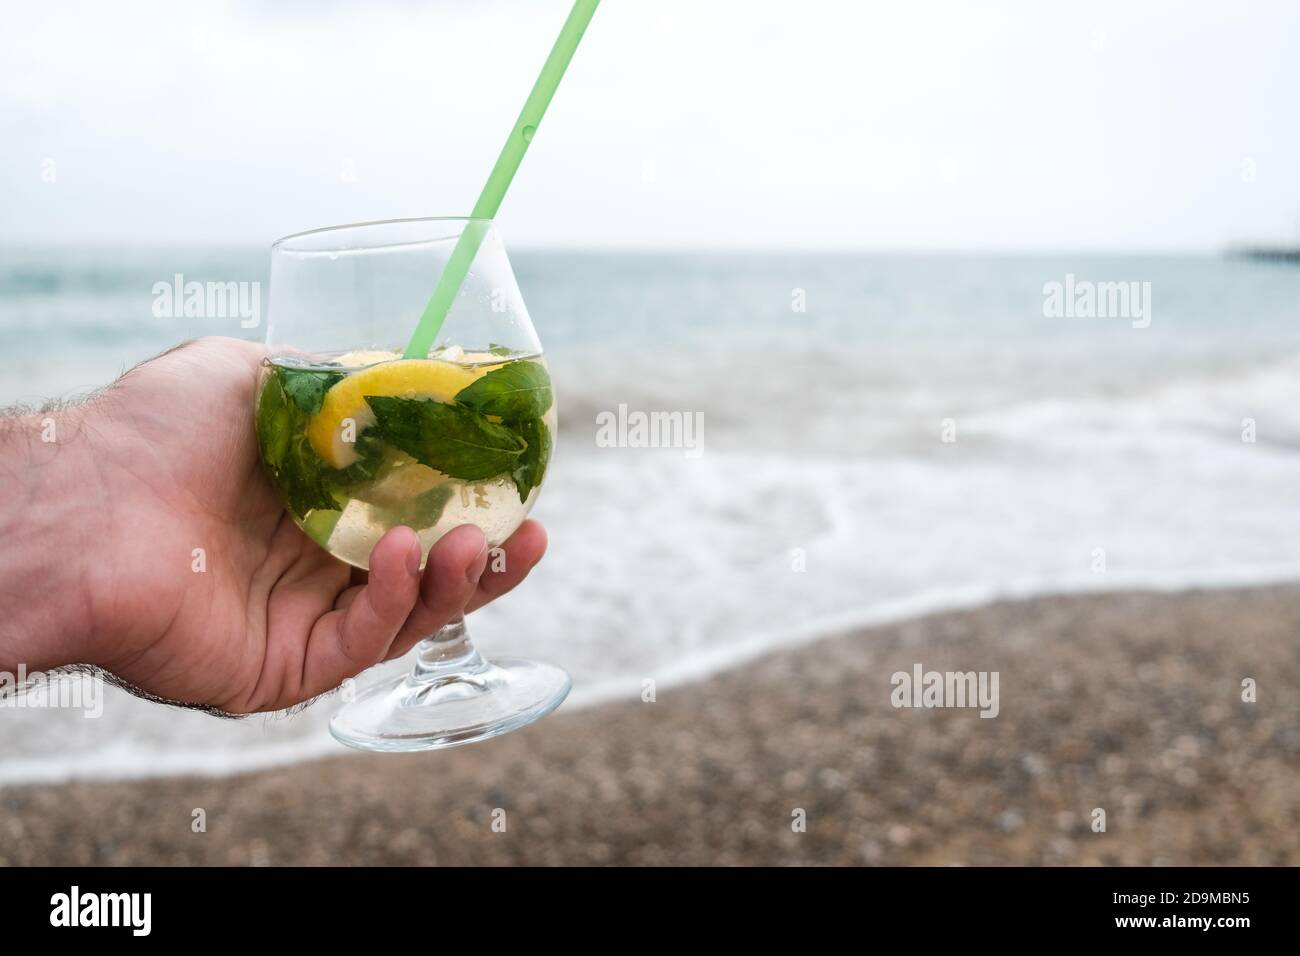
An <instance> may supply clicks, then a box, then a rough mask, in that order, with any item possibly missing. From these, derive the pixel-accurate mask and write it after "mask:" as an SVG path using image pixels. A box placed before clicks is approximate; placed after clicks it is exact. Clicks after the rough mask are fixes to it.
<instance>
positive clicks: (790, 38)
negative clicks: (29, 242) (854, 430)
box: [0, 0, 1300, 250]
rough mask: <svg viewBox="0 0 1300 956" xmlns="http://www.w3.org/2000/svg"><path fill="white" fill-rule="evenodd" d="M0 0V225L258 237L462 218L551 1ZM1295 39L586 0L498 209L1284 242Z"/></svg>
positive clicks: (1044, 12) (1249, 29)
mask: <svg viewBox="0 0 1300 956" xmlns="http://www.w3.org/2000/svg"><path fill="white" fill-rule="evenodd" d="M2 5H3V15H4V23H5V26H4V29H3V30H2V31H0V239H10V240H13V239H42V240H55V241H62V240H72V239H78V238H84V239H90V240H123V241H149V240H166V241H171V240H187V241H220V242H252V243H267V242H270V241H271V240H272V239H274V238H276V237H278V236H280V235H283V234H285V233H289V232H295V231H298V230H301V229H307V228H312V227H317V226H323V225H330V224H335V223H340V222H350V221H357V220H367V219H381V218H393V217H404V216H419V215H436V214H444V215H445V214H463V213H465V212H468V210H469V208H470V207H471V206H472V205H473V202H474V199H475V197H476V196H477V193H478V190H479V187H480V186H481V185H482V181H483V179H484V178H485V177H486V175H487V172H488V170H489V169H490V167H491V165H492V161H493V160H494V158H495V156H496V153H497V150H498V149H499V148H500V146H501V142H502V140H503V138H504V137H505V135H506V133H507V132H508V131H509V129H510V127H511V124H512V123H513V121H514V118H515V116H516V114H517V113H518V110H519V107H520V106H521V105H522V102H523V98H524V96H525V95H526V94H527V92H528V89H529V87H530V86H531V84H532V81H533V79H534V78H535V76H536V74H537V71H538V69H539V67H540V65H541V63H542V61H543V59H544V58H545V56H546V53H547V51H548V50H549V48H550V44H551V42H552V41H553V39H554V37H555V34H556V32H557V31H558V29H559V26H560V24H561V23H562V22H563V20H564V17H565V15H566V13H567V11H568V7H569V5H570V4H569V0H474V2H471V0H462V2H455V0H441V2H427V3H417V2H413V0H411V2H395V0H371V2H365V3H362V2H337V0H336V2H328V0H310V2H308V0H300V2H291V3H284V2H281V3H270V2H266V3H255V2H243V3H219V2H210V3H202V2H195V3H179V2H174V0H173V2H168V3H158V4H151V3H131V2H124V3H120V4H119V3H114V4H106V3H86V4H84V5H76V4H65V3H60V2H57V0H39V2H30V3H17V2H14V0H3V3H2ZM1298 37H1300V4H1297V3H1295V2H1275V3H1267V2H1249V0H1236V2H1224V3H1209V2H1206V3H1172V2H1169V3H1165V2H1143V0H1122V2H1095V0H1089V2H1087V3H1078V2H1060V3H1054V2H1042V0H1040V2H1023V3H998V2H992V3H969V2H958V0H951V2H928V3H927V2H908V3H886V2H869V0H858V2H832V0H787V2H774V0H769V2H762V0H750V2H739V0H605V2H604V4H603V5H602V7H601V9H600V10H599V11H597V13H596V17H595V19H594V21H593V22H592V25H591V28H590V29H589V30H588V32H587V36H586V38H585V39H584V41H583V45H582V47H581V48H580V49H579V50H578V53H577V56H576V57H575V59H574V62H573V65H572V66H571V68H570V70H569V73H568V75H567V76H566V78H565V81H564V83H563V85H562V86H561V88H560V91H559V93H558V95H557V96H556V98H555V101H554V102H553V103H552V105H551V109H550V112H549V114H548V116H547V118H546V121H545V122H544V123H543V124H542V125H541V127H540V129H539V131H538V133H537V136H536V137H535V139H534V140H533V145H532V148H531V150H530V153H529V155H528V157H527V158H526V159H525V162H524V165H523V168H522V170H521V171H520V174H519V176H518V177H517V179H516V181H515V184H514V186H513V187H512V190H511V193H510V195H509V196H508V197H507V199H506V203H505V206H504V207H503V209H502V213H501V216H500V220H501V222H502V227H503V230H504V234H505V236H506V239H507V242H509V243H511V244H513V245H518V246H532V247H539V246H564V247H586V248H602V247H609V246H618V247H632V248H664V247H680V248H705V247H755V246H762V247H772V248H830V247H839V248H862V249H921V248H933V249H965V248H976V249H992V248H996V249H1013V250H1014V249H1024V250H1039V249H1041V250H1048V249H1072V248H1116V249H1179V248H1200V249H1215V248H1218V247H1219V246H1220V245H1222V244H1223V243H1224V242H1227V241H1232V240H1242V239H1300V124H1298V123H1297V122H1296V119H1297V106H1296V95H1297V93H1300V56H1298V55H1296V51H1295V42H1296V40H1297V38H1298ZM49 179H53V182H49V181H47V180H49Z"/></svg>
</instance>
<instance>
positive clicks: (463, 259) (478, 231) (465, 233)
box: [404, 0, 600, 358]
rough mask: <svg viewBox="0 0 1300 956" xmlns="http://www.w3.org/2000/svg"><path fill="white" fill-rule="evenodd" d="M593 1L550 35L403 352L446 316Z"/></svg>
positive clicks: (427, 343)
mask: <svg viewBox="0 0 1300 956" xmlns="http://www.w3.org/2000/svg"><path fill="white" fill-rule="evenodd" d="M599 3H600V0H575V2H574V4H573V9H572V10H571V11H570V12H569V18H568V19H567V20H565V21H564V28H563V29H561V30H560V36H559V38H558V39H557V40H556V41H555V46H554V47H552V48H551V55H550V56H548V57H547V58H546V62H545V63H544V64H543V65H542V72H541V74H540V75H539V76H538V77H537V82H536V83H534V84H533V91H532V92H531V93H529V94H528V99H527V101H526V102H525V103H524V108H523V109H522V110H521V111H520V112H519V119H517V120H515V125H514V129H512V130H511V131H510V136H509V138H508V139H506V144H505V146H503V147H502V148H501V155H500V156H498V157H497V163H496V165H495V166H493V167H492V175H490V176H488V181H487V183H486V184H484V186H483V191H482V192H481V193H479V197H478V202H476V203H475V204H474V211H473V212H472V213H470V216H471V217H472V218H471V221H470V222H467V223H466V224H465V228H464V229H463V230H462V231H461V234H460V238H459V239H457V240H456V246H455V248H454V249H452V251H451V258H450V259H448V260H447V266H446V268H445V269H443V270H442V275H441V276H440V277H439V278H438V284H437V286H435V287H434V290H433V295H432V296H430V297H429V304H428V305H426V306H425V307H424V314H423V315H421V316H420V322H419V324H418V325H417V326H416V327H415V332H414V333H413V334H412V335H411V341H410V342H408V343H407V345H406V352H405V353H404V355H405V357H406V358H424V357H426V356H427V355H428V354H429V349H430V347H431V346H432V345H433V342H434V340H435V339H436V338H437V337H438V330H439V329H441V328H442V323H443V320H444V319H446V318H447V312H448V311H449V310H450V309H451V304H452V302H454V301H455V299H456V294H457V293H458V292H460V287H461V284H462V283H463V282H464V281H465V276H466V274H467V273H468V272H469V267H470V263H472V262H473V261H474V257H475V256H476V255H478V249H479V245H480V244H481V243H482V242H483V236H484V235H485V234H486V232H487V224H486V222H485V220H491V219H493V218H495V217H496V214H497V210H498V209H499V208H500V207H501V200H502V199H503V198H504V197H505V194H506V190H507V189H508V188H509V187H510V181H511V180H512V179H514V178H515V172H516V170H518V169H519V163H520V161H521V160H522V159H523V158H524V153H526V152H527V151H528V144H529V143H531V142H532V140H533V133H535V132H536V131H537V127H538V125H539V124H540V123H541V122H542V116H544V115H545V113H546V107H548V106H549V105H550V104H551V97H553V96H554V95H555V90H556V87H558V86H559V85H560V78H561V77H563V76H564V71H565V69H566V68H567V67H568V65H569V61H570V60H571V59H573V53H574V51H575V50H577V49H578V41H579V40H581V39H582V34H583V32H584V31H585V30H586V29H587V24H588V23H590V22H591V16H592V14H594V13H595V12H596V7H597V5H599Z"/></svg>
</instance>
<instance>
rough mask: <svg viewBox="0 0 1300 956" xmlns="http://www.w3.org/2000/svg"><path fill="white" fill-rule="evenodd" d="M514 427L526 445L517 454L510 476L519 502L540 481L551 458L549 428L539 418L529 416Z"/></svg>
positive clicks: (524, 499)
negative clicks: (517, 461)
mask: <svg viewBox="0 0 1300 956" xmlns="http://www.w3.org/2000/svg"><path fill="white" fill-rule="evenodd" d="M516 428H517V429H518V431H519V436H520V437H521V438H523V440H524V441H526V442H527V443H528V447H527V448H526V449H525V450H524V453H523V454H522V455H520V456H519V463H518V464H516V465H515V468H514V471H512V472H511V473H510V477H511V478H513V479H514V481H515V488H516V489H517V490H518V491H519V500H520V502H526V501H527V500H528V495H529V493H530V492H531V491H532V490H533V489H534V488H536V487H537V486H538V485H540V484H541V483H542V478H543V477H544V476H545V475H546V464H547V462H549V461H550V460H551V430H550V429H549V428H547V427H546V423H545V422H544V421H542V420H541V419H540V418H530V419H528V420H527V421H525V422H521V423H520V424H519V425H517V426H516Z"/></svg>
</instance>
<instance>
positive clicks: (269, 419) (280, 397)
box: [256, 374, 294, 471]
mask: <svg viewBox="0 0 1300 956" xmlns="http://www.w3.org/2000/svg"><path fill="white" fill-rule="evenodd" d="M293 418H294V415H293V410H292V409H290V408H289V400H288V399H287V398H286V397H285V394H284V388H283V387H282V386H281V384H280V377H279V376H278V375H275V374H271V375H268V376H267V377H266V384H265V385H264V386H263V387H262V394H261V397H260V398H258V400H257V418H256V425H257V445H258V449H259V450H260V451H261V453H262V461H264V462H266V464H267V465H269V466H270V467H271V468H272V469H274V470H276V471H279V470H280V467H281V466H282V465H283V464H284V454H285V452H286V451H288V450H289V436H290V435H291V434H292V432H293Z"/></svg>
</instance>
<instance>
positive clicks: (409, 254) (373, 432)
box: [256, 218, 570, 751]
mask: <svg viewBox="0 0 1300 956" xmlns="http://www.w3.org/2000/svg"><path fill="white" fill-rule="evenodd" d="M467 229H473V230H475V231H476V233H477V235H476V236H475V238H476V239H478V240H479V246H478V251H477V253H476V254H475V257H474V260H473V262H472V263H471V265H470V269H469V273H468V276H467V277H466V279H465V281H464V283H463V285H462V287H461V289H460V292H459V294H458V295H457V297H456V299H455V301H454V302H453V304H452V307H451V309H450V310H449V311H448V314H447V317H446V320H445V322H444V324H443V326H442V329H441V332H440V335H439V337H438V339H437V341H436V342H435V344H434V345H433V347H432V348H431V349H430V350H429V352H428V354H427V355H422V356H419V357H417V358H409V359H408V358H405V357H403V355H402V349H403V346H404V344H405V343H406V341H407V337H408V336H409V335H410V333H411V331H412V330H413V329H414V328H415V324H416V322H417V320H418V318H419V316H420V314H421V312H422V311H423V309H424V306H425V303H426V302H427V300H428V298H429V295H430V293H431V291H432V290H433V288H434V286H435V285H436V284H437V281H438V278H439V276H440V275H441V273H442V271H443V269H444V267H445V266H446V264H447V261H448V258H449V256H450V255H451V251H452V248H453V247H454V246H455V244H456V242H457V240H458V239H459V237H460V235H461V233H462V232H463V231H465V230H467ZM266 343H267V345H268V346H269V355H270V357H269V358H268V359H267V362H266V363H265V365H264V368H263V372H262V379H261V383H260V385H259V388H258V400H257V408H256V425H257V434H258V447H259V450H260V453H261V457H262V460H263V463H264V464H265V466H266V470H267V473H268V474H269V475H270V477H271V480H272V482H273V483H274V484H275V487H276V488H277V490H278V491H279V492H280V495H281V497H282V498H283V499H284V502H285V506H286V508H287V509H288V511H289V513H290V514H291V515H292V517H293V519H294V521H296V522H297V523H298V525H299V526H300V527H301V528H302V530H303V531H304V532H305V533H306V534H307V535H308V536H309V537H310V538H311V539H312V540H313V541H315V542H316V543H317V544H318V545H320V546H321V547H322V548H324V549H325V550H326V551H328V552H329V553H330V554H332V555H333V556H334V557H336V558H338V559H339V560H341V561H345V562H347V563H348V564H351V565H352V566H354V567H357V568H365V567H366V566H367V562H368V560H369V556H370V550H371V548H373V547H374V544H375V542H377V541H378V540H379V538H380V537H382V536H383V534H384V533H385V532H386V531H388V530H389V529H390V528H393V527H396V526H397V525H406V526H408V527H410V528H412V529H414V530H415V532H416V534H417V536H418V537H419V539H420V545H421V549H422V552H423V554H422V558H421V562H422V564H423V562H424V561H426V560H427V559H428V555H429V549H430V548H431V547H432V546H433V544H434V542H436V541H437V540H438V539H439V538H440V537H442V535H444V534H446V533H447V532H448V531H450V530H451V529H452V528H455V527H457V526H459V525H462V524H474V525H477V526H478V527H479V528H481V529H482V530H483V533H484V535H485V536H486V538H487V541H488V545H489V547H491V548H496V547H498V546H499V545H500V544H501V543H502V542H504V541H505V540H506V538H508V537H509V536H510V535H511V534H512V533H513V532H514V530H515V529H516V528H518V527H519V525H520V523H521V522H522V521H523V520H524V518H525V517H526V516H527V514H528V512H529V511H530V510H531V508H532V506H533V503H534V501H536V499H537V494H538V489H539V487H540V485H541V484H542V481H543V478H544V477H545V474H546V469H547V466H548V464H549V460H550V456H551V448H552V445H553V435H554V432H555V427H556V417H555V415H556V413H555V402H554V396H553V392H552V389H551V382H550V376H549V374H548V372H547V368H546V362H545V359H544V357H543V354H542V348H541V344H540V343H539V341H538V339H537V334H536V332H535V331H534V330H533V325H532V322H531V320H530V319H529V317H528V310H527V308H526V307H525V305H524V301H523V298H522V296H521V295H520V293H519V287H518V285H517V283H516V282H515V276H514V272H513V270H512V268H511V266H510V261H509V259H508V258H507V257H506V253H505V248H504V247H503V246H502V244H501V240H500V238H499V235H498V233H497V231H496V227H495V226H494V225H493V223H492V222H491V221H490V220H483V219H465V218H432V219H406V220H394V221H390V222H373V223H363V224H359V225H350V226H338V227H333V228H328V229H317V230H313V231H311V232H304V233H299V234H297V235H293V236H288V237H286V238H284V239H281V240H279V241H278V242H276V243H275V244H274V245H272V247H271V289H270V304H269V308H268V321H267V323H266ZM503 558H504V553H503V552H496V553H494V554H491V555H490V556H489V561H493V560H501V559H503ZM414 655H415V663H414V666H413V667H412V669H411V671H410V672H409V673H407V674H404V675H398V676H395V677H389V678H386V679H380V680H377V681H372V682H370V683H369V684H368V685H365V684H363V685H362V686H361V687H360V688H359V689H357V690H356V691H355V692H353V691H352V690H351V688H350V687H345V691H344V695H343V696H344V701H345V702H344V704H343V706H342V707H341V708H340V709H339V710H338V712H337V713H336V714H335V715H334V717H333V719H332V720H331V722H330V732H331V733H332V734H333V735H334V736H335V737H336V738H337V739H338V740H340V741H342V742H343V743H345V744H348V745H350V746H352V747H357V748H359V749H362V750H381V751H397V750H429V749H434V748H439V747H450V746H455V745H457V744H464V743H470V742H473V741H476V740H482V739H485V738H487V737H493V736H496V735H498V734H503V733H506V732H507V731H510V730H514V729H515V728H517V727H522V726H524V725H525V724H528V723H531V722H532V721H534V720H537V719H538V718H540V717H543V716H545V715H546V714H548V713H550V712H551V711H552V710H554V709H555V708H556V707H558V706H559V704H560V702H561V701H563V700H564V698H565V696H566V695H567V694H568V692H569V688H570V680H569V675H568V674H566V673H565V672H564V671H563V670H561V669H560V668H558V667H554V666H552V665H550V664H543V663H538V662H535V661H528V660H522V659H518V658H498V659H496V660H493V661H487V660H484V659H483V658H482V657H481V656H480V655H479V653H478V651H476V650H475V649H474V645H473V643H472V642H471V641H470V638H469V634H468V633H467V631H466V629H465V621H464V618H463V617H458V618H457V619H456V620H453V621H452V622H450V623H449V624H447V625H446V626H445V627H443V628H442V629H441V630H440V631H438V632H437V633H436V634H431V635H429V636H428V637H427V638H425V639H424V640H423V641H421V642H420V644H419V645H418V646H417V648H416V650H415V651H414Z"/></svg>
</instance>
